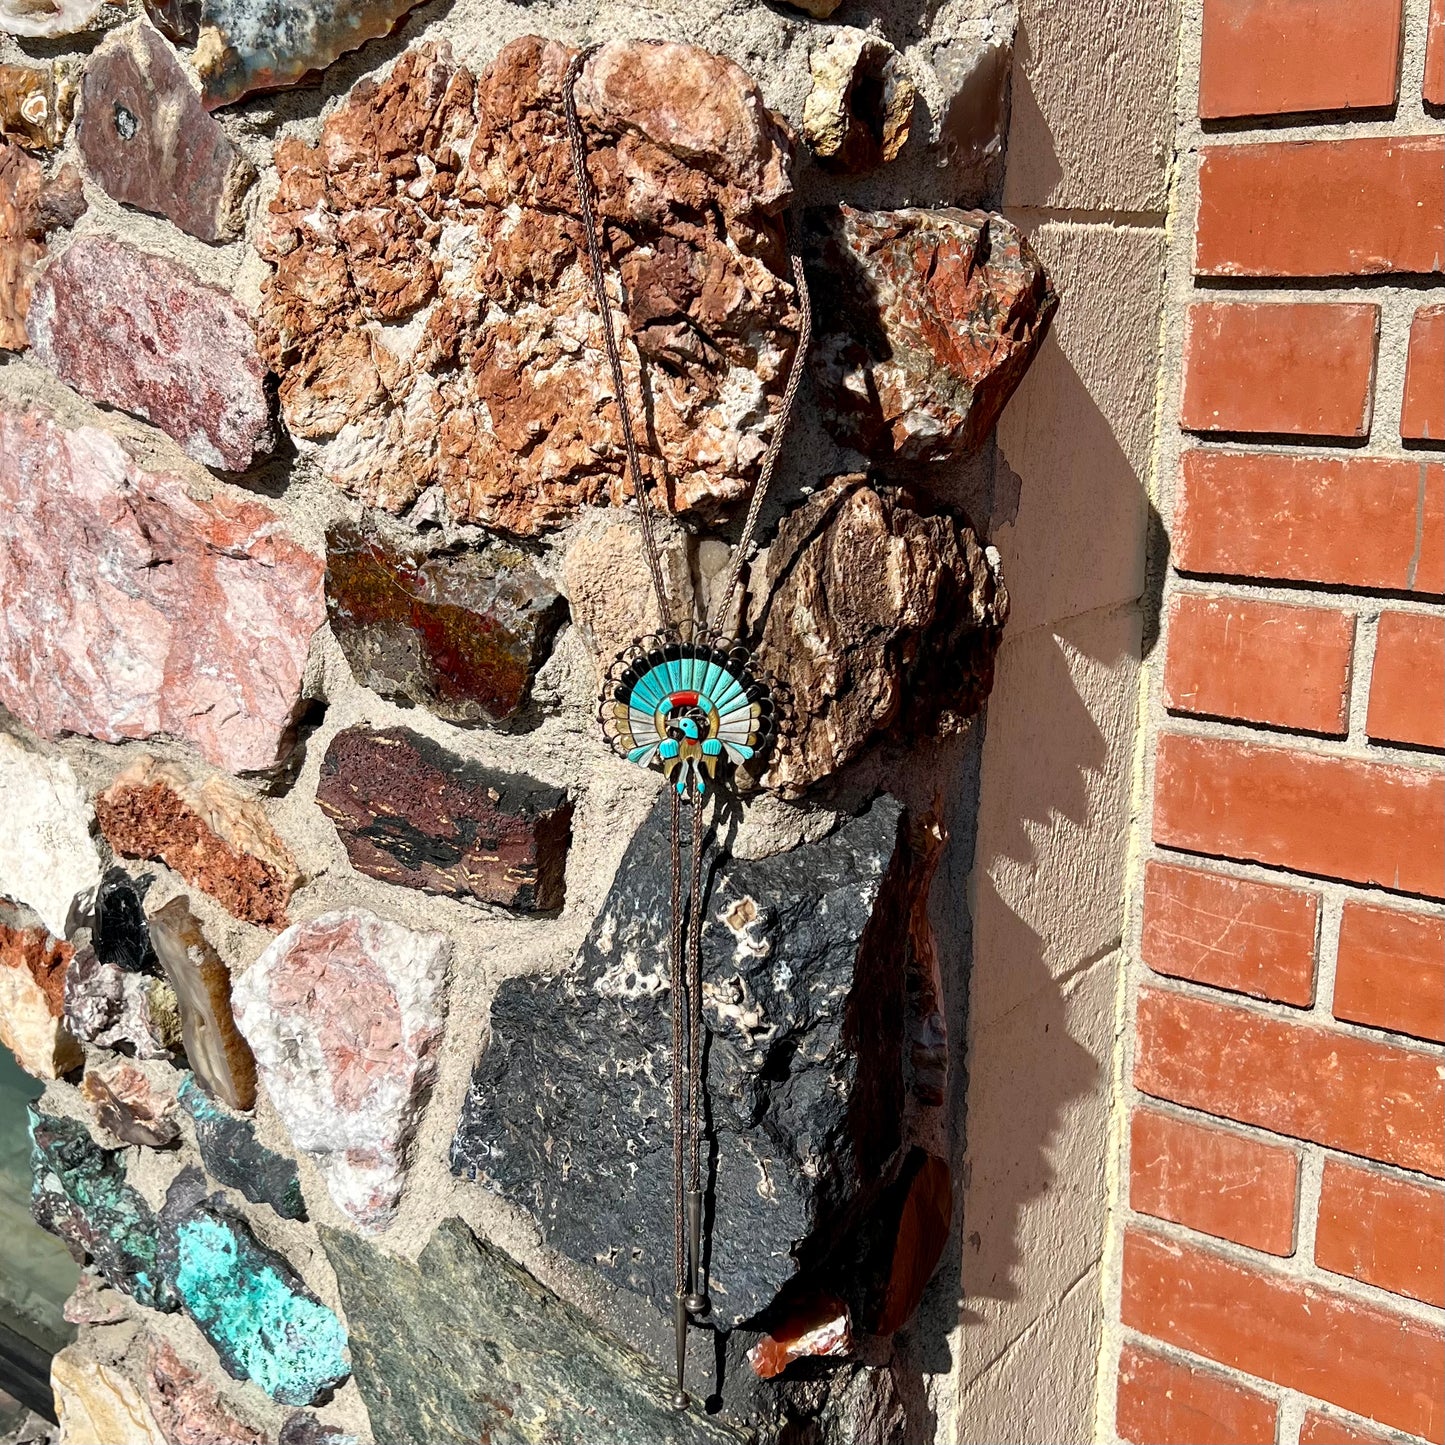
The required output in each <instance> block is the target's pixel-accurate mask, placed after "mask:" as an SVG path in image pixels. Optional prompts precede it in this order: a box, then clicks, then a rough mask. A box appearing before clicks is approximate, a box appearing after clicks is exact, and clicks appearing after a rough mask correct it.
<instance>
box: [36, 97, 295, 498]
mask: <svg viewBox="0 0 1445 1445" xmlns="http://www.w3.org/2000/svg"><path fill="white" fill-rule="evenodd" d="M207 119H209V117H207ZM25 324H26V330H27V332H28V334H29V336H30V347H31V354H32V356H33V357H34V359H35V360H36V361H38V362H39V363H40V364H41V365H42V366H48V367H49V368H50V369H51V370H52V371H53V372H55V374H56V375H57V376H59V377H60V378H61V380H62V381H66V382H68V383H69V384H70V385H71V386H73V387H74V388H75V389H76V391H78V392H79V393H80V394H81V395H82V396H84V397H86V398H87V399H88V400H90V401H94V402H99V403H100V404H101V405H102V406H111V407H115V408H116V409H117V410H119V411H128V412H131V413H132V414H133V415H135V416H138V417H142V418H143V419H144V420H146V421H148V422H151V423H153V424H154V425H155V426H158V427H160V429H161V430H162V431H163V432H168V433H169V434H170V435H171V436H173V437H174V438H175V439H176V441H178V442H179V443H180V445H181V448H182V450H184V451H185V452H186V454H187V455H188V456H192V457H194V458H195V459H196V461H198V462H202V463H204V464H205V465H206V466H208V467H219V468H222V469H224V470H227V471H233V472H239V471H244V470H245V469H246V468H247V467H249V466H250V465H251V463H252V461H253V460H255V459H256V458H257V457H259V456H261V455H263V454H264V453H266V452H268V451H270V449H271V447H272V445H273V444H274V441H275V437H274V435H273V432H272V428H271V409H270V403H269V402H268V401H267V399H266V389H265V386H264V381H265V376H266V368H265V366H264V365H263V364H262V361H261V358H260V357H259V356H258V355H257V353H256V336H255V333H254V332H253V331H252V330H251V323H250V321H249V320H248V318H247V316H246V311H245V308H244V307H243V306H242V305H241V304H240V302H239V301H237V300H236V299H235V298H234V297H233V296H231V295H230V293H229V292H226V291H222V290H221V288H220V287H219V286H207V285H205V284H204V283H202V282H201V281H199V280H198V279H197V278H196V275H195V273H194V272H192V271H191V270H189V269H188V268H187V267H185V266H182V265H181V264H180V263H179V262H178V261H172V260H169V259H168V258H167V257H164V256H153V255H151V254H150V253H149V252H146V251H140V250H137V249H136V248H135V247H134V246H128V245H126V244H125V242H123V241H114V240H111V239H110V238H109V237H107V236H81V237H79V238H78V239H77V240H75V241H74V242H72V243H71V245H70V246H69V247H68V248H67V249H66V252H65V254H64V255H63V256H61V257H60V258H59V260H56V261H53V262H51V264H50V265H49V266H47V267H46V268H45V271H44V272H43V273H42V274H41V277H40V279H39V280H38V281H37V282H36V283H35V289H34V290H33V291H32V292H31V296H30V311H29V315H28V317H27V319H26V323H25Z"/></svg>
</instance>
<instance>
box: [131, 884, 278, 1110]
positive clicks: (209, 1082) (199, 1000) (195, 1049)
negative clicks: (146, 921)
mask: <svg viewBox="0 0 1445 1445" xmlns="http://www.w3.org/2000/svg"><path fill="white" fill-rule="evenodd" d="M150 928H151V942H152V943H154V944H155V949H156V954H157V956H158V957H159V958H160V962H161V967H162V968H163V969H165V973H166V978H167V979H169V980H170V985H171V987H172V988H173V989H174V990H175V993H176V1001H177V1003H178V1004H179V1006H180V1012H181V1037H182V1039H183V1040H184V1042H185V1048H186V1058H187V1060H188V1061H189V1062H190V1065H191V1068H192V1069H194V1070H195V1072H196V1077H197V1078H198V1079H200V1081H201V1082H202V1083H203V1084H204V1085H205V1086H206V1089H207V1091H208V1092H210V1093H212V1094H214V1095H215V1096H216V1098H218V1099H220V1100H221V1101H222V1102H223V1103H225V1104H227V1105H229V1106H230V1107H231V1108H233V1109H249V1108H251V1107H252V1106H253V1105H254V1104H255V1102H256V1060H255V1059H254V1058H253V1057H252V1055H251V1050H250V1049H249V1048H248V1047H247V1044H246V1041H245V1039H243V1038H242V1037H241V1035H240V1033H239V1032H238V1030H237V1028H236V1021H235V1019H234V1018H233V1017H232V1016H231V971H230V970H229V969H228V968H227V967H226V965H225V964H224V963H223V962H222V961H221V958H220V955H219V954H217V952H216V950H215V949H214V948H212V947H211V945H210V943H209V941H208V940H207V938H206V936H205V934H204V933H202V932H201V925H200V924H199V923H198V922H197V921H196V917H195V915H194V914H193V913H192V912H191V900H190V899H189V898H186V897H184V896H182V897H180V898H172V899H171V901H170V902H169V903H167V904H166V905H165V907H164V908H160V909H157V911H156V912H155V913H153V914H152V915H151V922H150Z"/></svg>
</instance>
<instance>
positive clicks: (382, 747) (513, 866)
mask: <svg viewBox="0 0 1445 1445" xmlns="http://www.w3.org/2000/svg"><path fill="white" fill-rule="evenodd" d="M316 801H317V802H318V803H319V804H320V805H321V809H322V811H323V812H324V813H325V814H326V816H327V817H328V818H330V819H331V821H332V822H333V823H335V824H336V831H337V833H338V834H339V835H340V837H341V841H342V843H343V844H344V845H345V847H346V853H347V857H349V858H350V859H351V864H352V867H354V868H356V869H357V870H358V871H359V872H361V873H365V874H367V875H368V876H369V877H372V878H381V879H384V880H385V881H386V882H388V883H399V884H401V885H402V886H404V887H407V888H424V889H426V890H427V892H429V893H447V894H451V895H453V896H455V897H458V898H478V899H480V900H482V902H484V903H500V904H503V905H504V906H506V907H508V908H519V909H525V910H529V911H531V910H547V909H553V908H560V907H561V906H562V896H563V891H564V886H565V872H566V865H567V845H568V843H569V842H570V840H571V828H572V803H571V800H570V799H569V798H568V797H567V794H566V792H565V791H564V790H563V789H561V788H557V787H553V786H551V785H550V784H547V783H540V782H537V781H536V780H535V779H534V778H528V777H525V776H522V775H520V774H516V773H501V772H497V771H495V770H494V769H492V768H487V767H483V766H482V765H481V764H480V763H473V762H468V761H467V760H465V759H463V758H459V757H457V756H456V754H454V753H450V752H448V751H447V750H446V749H445V748H443V747H441V746H440V745H439V744H437V743H434V742H432V741H431V739H430V738H424V737H422V736H421V734H420V733H414V732H412V731H411V730H410V729H408V728H388V729H386V730H385V731H380V732H372V731H371V730H370V729H369V728H363V727H357V728H347V729H346V730H345V731H343V732H339V733H337V735H336V736H335V737H334V738H333V739H332V740H331V746H330V747H329V748H327V750H326V756H325V758H323V759H322V763H321V780H320V783H319V785H318V787H317V790H316Z"/></svg>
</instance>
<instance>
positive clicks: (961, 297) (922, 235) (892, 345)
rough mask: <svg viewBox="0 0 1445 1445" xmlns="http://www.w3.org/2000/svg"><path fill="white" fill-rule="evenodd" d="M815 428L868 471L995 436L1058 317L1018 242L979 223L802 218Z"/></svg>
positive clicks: (955, 451) (893, 215)
mask: <svg viewBox="0 0 1445 1445" xmlns="http://www.w3.org/2000/svg"><path fill="white" fill-rule="evenodd" d="M806 246H807V256H808V263H809V275H810V278H811V285H812V291H813V296H814V298H815V304H816V308H817V326H816V331H815V341H814V347H813V353H812V357H811V362H812V368H813V380H814V384H815V386H816V388H817V393H818V402H819V407H820V410H821V412H822V416H823V420H824V422H825V424H826V425H827V426H828V428H829V429H830V430H831V431H832V432H833V434H834V436H836V437H837V438H838V440H839V441H841V442H843V443H844V444H845V445H846V446H851V447H855V448H856V449H857V450H858V451H860V452H863V453H864V454H865V455H867V456H869V457H871V458H874V459H876V460H891V459H897V460H899V461H907V462H933V461H946V460H952V459H956V458H958V457H962V456H966V455H967V454H968V453H969V452H971V451H973V450H974V449H975V448H976V447H978V446H979V445H980V444H981V443H982V442H983V440H984V439H985V438H986V437H987V436H988V434H989V432H990V431H991V430H992V428H993V425H994V423H995V422H996V421H997V420H998V418H999V414H1000V413H1001V412H1002V411H1003V409H1004V406H1005V404H1006V403H1007V402H1008V399H1009V397H1010V396H1012V395H1013V393H1014V389H1015V388H1016V387H1017V386H1018V384H1019V382H1020V381H1022V380H1023V376H1024V373H1025V372H1026V371H1027V370H1028V368H1029V364H1030V363H1031V362H1032V361H1033V359H1034V356H1035V355H1036V354H1037V352H1038V349H1039V347H1040V346H1041V345H1042V344H1043V340H1044V337H1045V335H1046V334H1047V332H1048V326H1049V320H1050V318H1051V317H1052V316H1053V313H1054V310H1055V308H1056V307H1057V306H1058V297H1057V296H1056V295H1055V294H1054V290H1053V287H1052V285H1051V284H1050V283H1049V278H1048V276H1047V275H1046V274H1045V273H1044V269H1043V266H1042V265H1041V264H1040V263H1039V261H1038V258H1037V257H1036V256H1035V255H1034V253H1033V251H1032V249H1031V248H1030V246H1029V244H1028V242H1027V241H1026V240H1025V239H1024V237H1023V235H1022V234H1021V233H1020V232H1019V230H1018V229H1017V228H1016V227H1015V226H1013V225H1012V224H1011V223H1010V222H1008V221H1006V220H1004V219H1003V217H1002V216H994V215H989V214H988V213H987V212H984V211H959V210H950V209H939V210H916V209H911V210H901V211H857V210H854V209H853V208H852V207H851V206H837V207H822V208H818V209H814V210H812V211H809V212H808V215H807V220H806Z"/></svg>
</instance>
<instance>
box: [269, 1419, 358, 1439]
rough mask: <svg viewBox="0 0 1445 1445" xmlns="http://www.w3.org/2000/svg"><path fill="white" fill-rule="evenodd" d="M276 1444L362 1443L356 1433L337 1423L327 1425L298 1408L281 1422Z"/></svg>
mask: <svg viewBox="0 0 1445 1445" xmlns="http://www.w3.org/2000/svg"><path fill="white" fill-rule="evenodd" d="M276 1445H361V1441H360V1440H358V1439H357V1438H356V1436H355V1435H348V1434H347V1433H346V1431H345V1430H342V1429H339V1428H338V1427H337V1426H335V1425H327V1424H325V1423H324V1422H323V1421H321V1420H318V1419H317V1418H316V1416H315V1415H308V1414H307V1413H306V1412H305V1411H304V1410H297V1411H296V1413H295V1414H293V1415H288V1416H287V1417H286V1418H285V1420H283V1421H282V1422H281V1429H280V1432H279V1433H278V1434H277V1436H276Z"/></svg>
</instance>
